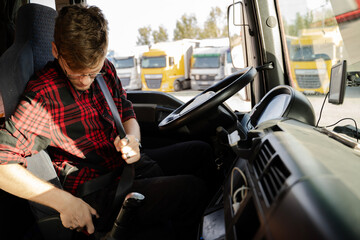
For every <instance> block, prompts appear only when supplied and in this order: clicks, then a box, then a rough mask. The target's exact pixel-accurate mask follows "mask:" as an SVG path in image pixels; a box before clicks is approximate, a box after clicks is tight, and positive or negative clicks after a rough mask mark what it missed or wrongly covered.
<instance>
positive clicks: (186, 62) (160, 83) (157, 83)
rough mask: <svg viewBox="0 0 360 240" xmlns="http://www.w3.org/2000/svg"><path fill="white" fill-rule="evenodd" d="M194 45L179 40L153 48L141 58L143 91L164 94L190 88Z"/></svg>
mask: <svg viewBox="0 0 360 240" xmlns="http://www.w3.org/2000/svg"><path fill="white" fill-rule="evenodd" d="M193 45H194V44H193V43H191V42H189V41H184V40H179V41H174V42H161V43H157V44H154V45H153V46H151V48H150V50H149V51H148V52H144V53H143V55H142V58H141V81H142V90H153V91H162V92H172V91H180V90H182V89H188V88H190V60H191V55H192V51H193Z"/></svg>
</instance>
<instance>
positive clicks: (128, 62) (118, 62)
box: [113, 57, 134, 68]
mask: <svg viewBox="0 0 360 240" xmlns="http://www.w3.org/2000/svg"><path fill="white" fill-rule="evenodd" d="M113 63H114V65H115V68H132V67H134V58H133V57H129V58H114V59H113Z"/></svg>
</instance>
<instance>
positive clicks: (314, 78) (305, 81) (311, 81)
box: [296, 74, 321, 88]
mask: <svg viewBox="0 0 360 240" xmlns="http://www.w3.org/2000/svg"><path fill="white" fill-rule="evenodd" d="M296 80H297V82H298V85H299V87H300V88H320V87H321V83H320V78H319V75H318V74H316V75H307V74H296Z"/></svg>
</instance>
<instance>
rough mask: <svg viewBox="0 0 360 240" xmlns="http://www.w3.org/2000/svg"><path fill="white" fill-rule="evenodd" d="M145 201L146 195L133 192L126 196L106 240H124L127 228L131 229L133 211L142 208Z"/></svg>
mask: <svg viewBox="0 0 360 240" xmlns="http://www.w3.org/2000/svg"><path fill="white" fill-rule="evenodd" d="M144 199H145V197H144V195H142V194H141V193H137V192H132V193H129V194H128V195H126V197H125V200H124V202H123V205H122V207H121V209H120V212H119V215H118V216H117V218H116V220H115V222H114V226H113V228H112V229H111V231H110V232H109V233H108V234H107V237H106V238H105V239H107V240H115V239H121V238H124V235H125V234H126V231H127V228H128V227H129V225H130V223H131V220H132V217H133V216H134V214H133V211H134V210H135V209H136V208H138V207H139V206H141V204H142V203H143V201H144Z"/></svg>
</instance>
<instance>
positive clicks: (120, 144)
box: [114, 135, 140, 164]
mask: <svg viewBox="0 0 360 240" xmlns="http://www.w3.org/2000/svg"><path fill="white" fill-rule="evenodd" d="M114 145H115V148H116V150H117V151H118V152H121V154H122V157H123V159H124V160H125V161H126V162H127V163H129V164H130V163H134V162H137V161H139V159H140V143H139V141H138V140H137V139H136V137H135V136H134V135H126V137H125V138H123V139H120V137H119V136H117V137H116V138H115V141H114Z"/></svg>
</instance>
